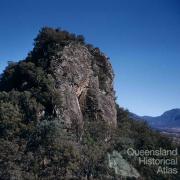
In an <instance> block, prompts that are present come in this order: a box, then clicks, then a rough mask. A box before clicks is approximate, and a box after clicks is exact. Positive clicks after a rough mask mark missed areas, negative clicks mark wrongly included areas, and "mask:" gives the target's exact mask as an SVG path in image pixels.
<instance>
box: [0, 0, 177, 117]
mask: <svg viewBox="0 0 180 180" xmlns="http://www.w3.org/2000/svg"><path fill="white" fill-rule="evenodd" d="M0 23H1V24H0V39H1V41H0V72H2V70H3V69H4V68H5V66H6V65H7V61H9V60H10V61H17V60H21V59H23V58H25V57H26V55H27V53H28V52H29V51H30V50H31V49H32V48H33V39H34V38H35V37H36V35H37V33H38V31H39V29H40V28H41V27H43V26H52V27H62V28H63V29H66V30H69V31H71V32H75V33H77V34H83V35H84V36H85V38H86V41H87V42H89V43H92V44H94V45H95V46H97V47H99V48H100V49H101V50H102V51H103V52H105V54H107V55H108V56H109V57H110V59H111V63H112V65H113V68H114V71H115V74H116V78H115V89H116V95H117V97H118V103H119V104H120V105H121V106H123V107H125V108H128V109H129V110H130V111H132V112H134V113H137V114H139V115H152V116H156V115H160V114H161V113H163V112H164V111H166V110H169V109H172V108H180V82H179V79H180V1H179V0H99V1H97V0H91V1H86V0H76V1H74V0H66V1H61V0H30V1H26V0H18V1H17V0H1V1H0Z"/></svg>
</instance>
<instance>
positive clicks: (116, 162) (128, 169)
mask: <svg viewBox="0 0 180 180" xmlns="http://www.w3.org/2000/svg"><path fill="white" fill-rule="evenodd" d="M108 161H109V167H110V168H113V169H114V170H115V173H116V174H117V175H119V176H122V177H126V178H127V177H129V178H139V177H140V174H139V173H138V171H137V170H136V169H135V168H134V167H132V165H130V164H129V163H128V162H127V161H126V160H125V159H123V157H122V155H121V154H120V153H119V152H117V151H113V152H112V154H108Z"/></svg>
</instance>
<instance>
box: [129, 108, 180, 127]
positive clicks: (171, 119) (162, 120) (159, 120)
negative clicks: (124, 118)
mask: <svg viewBox="0 0 180 180" xmlns="http://www.w3.org/2000/svg"><path fill="white" fill-rule="evenodd" d="M130 117H132V118H134V119H136V120H144V121H146V122H147V123H148V124H149V125H150V126H151V127H152V128H157V129H164V128H180V109H172V110H169V111H166V112H164V113H163V114H162V115H161V116H157V117H151V116H138V115H136V114H134V113H130Z"/></svg>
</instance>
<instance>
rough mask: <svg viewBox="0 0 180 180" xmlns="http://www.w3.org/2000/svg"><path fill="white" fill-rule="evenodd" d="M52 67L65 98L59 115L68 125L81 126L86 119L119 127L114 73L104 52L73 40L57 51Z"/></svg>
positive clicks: (58, 110) (57, 110)
mask: <svg viewBox="0 0 180 180" xmlns="http://www.w3.org/2000/svg"><path fill="white" fill-rule="evenodd" d="M51 68H52V69H53V73H54V76H55V80H56V88H57V89H58V91H59V94H60V96H61V99H62V105H61V106H60V107H56V114H57V116H58V117H59V118H60V119H63V120H64V123H65V124H66V125H67V126H68V127H72V126H74V125H75V126H76V125H78V128H82V127H83V122H84V121H85V120H88V121H93V120H94V121H104V122H106V123H108V124H109V125H112V126H116V108H115V94H114V90H113V78H114V74H113V70H112V67H111V64H110V62H109V61H108V59H107V58H106V56H105V55H104V54H102V53H100V52H99V50H97V49H93V50H92V51H90V50H89V49H88V47H87V46H85V45H83V44H81V43H76V42H71V43H70V44H68V45H66V46H65V47H64V49H63V50H62V51H59V52H56V54H55V56H54V57H53V60H51Z"/></svg>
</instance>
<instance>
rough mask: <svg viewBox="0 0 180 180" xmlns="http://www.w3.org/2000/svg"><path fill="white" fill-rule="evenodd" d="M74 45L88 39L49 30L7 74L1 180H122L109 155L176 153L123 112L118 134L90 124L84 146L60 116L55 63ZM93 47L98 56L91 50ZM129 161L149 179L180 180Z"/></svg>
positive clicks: (0, 96)
mask: <svg viewBox="0 0 180 180" xmlns="http://www.w3.org/2000/svg"><path fill="white" fill-rule="evenodd" d="M72 41H74V42H76V43H83V44H84V43H85V42H84V38H83V36H76V35H74V34H70V33H68V32H66V31H61V30H60V29H55V30H54V29H51V28H43V29H42V30H41V31H40V33H39V35H38V36H37V38H36V39H35V46H34V49H33V51H32V52H30V53H29V55H28V57H27V59H25V60H23V61H19V62H18V63H13V62H10V63H9V66H8V67H7V68H6V70H5V71H4V73H3V74H2V77H1V79H0V179H3V180H8V179H18V180H21V179H22V180H24V179H28V180H29V179H32V180H34V179H65V178H66V179H82V178H83V177H84V178H85V177H86V178H89V179H90V178H94V179H105V178H106V177H110V176H111V177H116V175H115V173H114V171H113V170H112V169H110V168H109V167H108V165H107V152H111V151H112V150H114V149H116V150H118V151H123V150H126V149H127V148H128V147H134V148H137V149H139V148H140V149H151V148H158V147H164V148H166V147H168V148H173V146H174V145H173V144H172V143H171V141H170V140H168V139H167V138H165V137H162V136H161V135H160V134H158V133H156V132H154V131H152V130H151V129H150V128H149V127H148V126H147V125H146V124H145V123H143V122H138V121H134V120H132V119H130V118H129V116H128V112H126V111H124V110H123V109H122V108H119V106H117V112H118V114H117V119H118V127H117V128H116V129H114V128H113V127H110V126H109V125H108V124H106V123H104V122H101V121H99V122H97V121H90V122H89V121H85V123H84V129H83V131H84V132H83V135H82V138H81V140H79V139H78V135H77V134H76V133H75V132H74V131H67V129H66V128H65V127H64V124H63V123H62V122H61V121H60V120H59V119H57V117H56V112H55V110H54V108H55V107H57V106H61V103H62V102H61V97H60V95H59V94H58V93H57V90H56V88H55V82H54V76H53V73H52V72H53V69H51V66H50V62H49V61H50V60H51V59H52V58H53V56H54V55H55V52H57V50H60V49H62V48H63V47H64V46H65V45H67V44H68V43H69V42H72ZM87 47H88V48H89V49H90V50H91V51H92V49H93V47H92V46H91V45H87ZM96 52H97V51H96ZM124 158H126V159H127V160H128V161H129V162H131V163H132V164H133V165H134V166H135V167H136V168H137V169H138V170H139V172H140V174H141V175H142V176H143V177H144V178H145V177H147V178H146V179H164V178H169V179H173V178H174V179H177V178H178V177H164V176H157V175H156V174H155V172H154V170H153V168H151V167H144V166H139V165H138V163H137V161H136V159H129V158H128V156H126V155H124ZM147 172H148V175H147Z"/></svg>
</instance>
